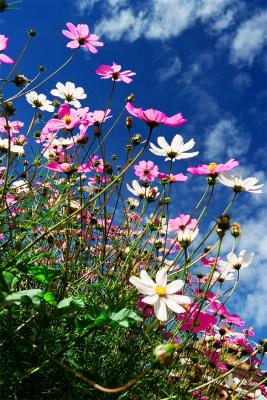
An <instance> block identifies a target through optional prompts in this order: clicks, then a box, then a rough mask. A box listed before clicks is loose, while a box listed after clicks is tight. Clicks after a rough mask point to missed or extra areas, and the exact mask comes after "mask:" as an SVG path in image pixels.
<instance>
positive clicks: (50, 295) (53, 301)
mask: <svg viewBox="0 0 267 400" xmlns="http://www.w3.org/2000/svg"><path fill="white" fill-rule="evenodd" d="M43 299H44V300H45V301H46V302H47V303H48V304H50V305H51V306H54V307H57V301H56V299H55V296H54V295H53V293H52V292H46V293H44V294H43Z"/></svg>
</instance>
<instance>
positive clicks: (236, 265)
mask: <svg viewBox="0 0 267 400" xmlns="http://www.w3.org/2000/svg"><path fill="white" fill-rule="evenodd" d="M226 258H227V261H222V262H221V266H222V267H223V269H224V271H230V272H233V271H239V270H240V269H242V268H247V267H248V266H249V265H250V264H251V263H252V261H253V258H254V253H250V254H247V253H246V250H241V251H240V253H239V255H238V256H237V255H236V254H234V253H229V254H227V256H226Z"/></svg>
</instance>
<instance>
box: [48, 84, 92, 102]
mask: <svg viewBox="0 0 267 400" xmlns="http://www.w3.org/2000/svg"><path fill="white" fill-rule="evenodd" d="M50 93H51V94H52V95H53V96H56V97H59V98H60V99H64V100H65V103H68V104H71V105H72V106H74V107H76V108H80V107H81V103H80V102H79V101H78V100H82V99H86V97H87V95H86V94H85V93H84V90H83V88H82V87H75V85H74V83H72V82H66V83H65V85H63V83H61V82H58V83H57V84H56V89H53V90H51V92H50Z"/></svg>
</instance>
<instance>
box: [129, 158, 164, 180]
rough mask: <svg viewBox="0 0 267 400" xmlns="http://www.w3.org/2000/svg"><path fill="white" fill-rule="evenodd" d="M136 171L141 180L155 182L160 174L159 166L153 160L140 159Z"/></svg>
mask: <svg viewBox="0 0 267 400" xmlns="http://www.w3.org/2000/svg"><path fill="white" fill-rule="evenodd" d="M134 172H135V175H136V176H138V177H139V179H141V181H144V182H153V181H154V179H155V178H156V177H157V176H158V172H159V168H158V166H157V165H155V164H154V163H153V161H139V164H138V165H135V166H134Z"/></svg>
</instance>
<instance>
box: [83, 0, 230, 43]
mask: <svg viewBox="0 0 267 400" xmlns="http://www.w3.org/2000/svg"><path fill="white" fill-rule="evenodd" d="M76 3H77V5H76V7H77V9H78V11H79V12H80V13H87V12H88V11H91V9H92V7H93V6H94V5H96V4H97V3H98V4H99V5H100V6H101V7H102V10H103V15H102V17H101V18H100V19H99V21H98V22H97V30H98V33H99V34H101V35H102V36H106V37H107V38H109V40H120V39H122V38H123V39H125V40H129V41H134V40H136V39H138V38H140V37H142V36H143V37H145V38H147V39H160V40H166V39H170V38H172V37H177V36H179V35H180V34H181V33H182V32H183V31H185V30H186V29H188V28H190V27H191V26H192V25H193V24H194V23H195V22H196V21H198V20H199V21H201V22H202V23H204V24H206V23H212V25H213V26H214V28H213V29H214V30H217V31H218V32H220V31H221V30H223V29H225V28H226V27H227V26H229V24H230V23H231V22H232V20H233V18H234V15H235V11H234V10H235V8H236V7H235V5H236V3H237V1H236V0H216V1H210V0H187V1H184V0H150V1H146V2H142V3H140V2H130V1H128V0H103V1H101V2H100V1H99V0H79V1H77V2H76ZM163 10H164V12H163Z"/></svg>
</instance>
